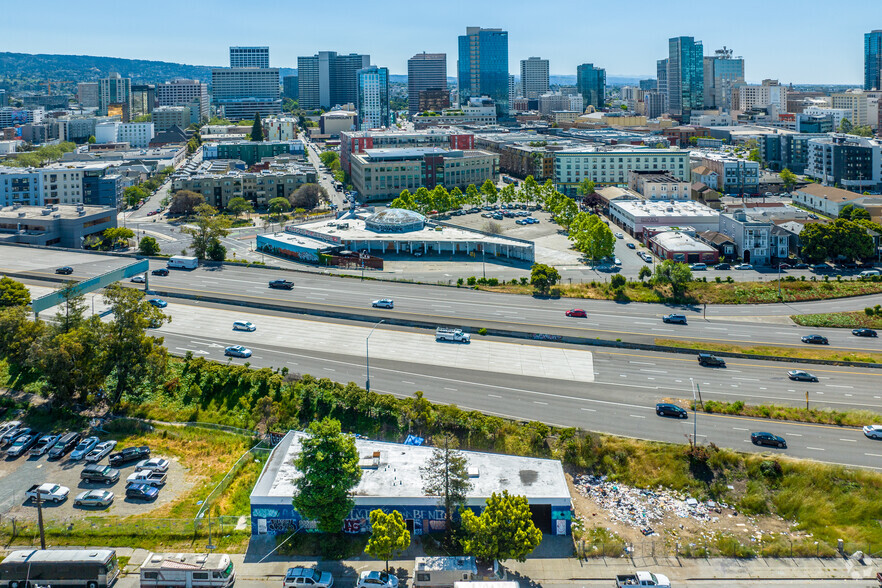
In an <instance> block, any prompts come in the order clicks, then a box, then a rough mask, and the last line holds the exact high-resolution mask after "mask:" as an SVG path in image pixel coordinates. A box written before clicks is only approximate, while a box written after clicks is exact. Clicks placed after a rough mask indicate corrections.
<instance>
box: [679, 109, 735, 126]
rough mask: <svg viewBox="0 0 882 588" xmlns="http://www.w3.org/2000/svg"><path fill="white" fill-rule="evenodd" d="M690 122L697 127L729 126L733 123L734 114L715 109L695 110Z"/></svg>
mask: <svg viewBox="0 0 882 588" xmlns="http://www.w3.org/2000/svg"><path fill="white" fill-rule="evenodd" d="M689 124H690V125H694V126H696V127H728V126H730V125H731V124H732V115H730V114H729V113H728V112H721V111H715V110H711V111H708V110H702V111H693V113H692V116H691V117H689Z"/></svg>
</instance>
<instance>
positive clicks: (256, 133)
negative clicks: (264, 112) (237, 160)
mask: <svg viewBox="0 0 882 588" xmlns="http://www.w3.org/2000/svg"><path fill="white" fill-rule="evenodd" d="M251 140H252V141H263V124H262V123H261V122H260V113H259V112H255V113H254V124H252V125H251Z"/></svg>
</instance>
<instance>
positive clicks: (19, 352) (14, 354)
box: [0, 305, 48, 365]
mask: <svg viewBox="0 0 882 588" xmlns="http://www.w3.org/2000/svg"><path fill="white" fill-rule="evenodd" d="M28 312H29V311H28V308H27V307H26V306H23V305H18V306H7V307H3V308H0V356H3V357H5V358H7V359H9V360H10V361H11V362H12V363H16V364H18V365H24V364H25V363H26V362H27V361H28V359H29V357H31V350H32V349H33V348H34V346H35V345H36V344H37V342H38V341H40V340H41V339H42V338H43V337H44V336H45V335H46V331H47V330H48V329H47V327H46V323H45V322H43V321H37V320H33V321H32V320H31V319H30V317H29V316H28Z"/></svg>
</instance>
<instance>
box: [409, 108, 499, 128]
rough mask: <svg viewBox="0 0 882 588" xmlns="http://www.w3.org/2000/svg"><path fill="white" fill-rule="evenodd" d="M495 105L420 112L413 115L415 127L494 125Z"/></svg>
mask: <svg viewBox="0 0 882 588" xmlns="http://www.w3.org/2000/svg"><path fill="white" fill-rule="evenodd" d="M495 124H496V105H495V104H493V103H492V101H491V104H490V105H488V106H462V107H459V108H445V109H444V110H442V111H441V112H435V111H426V112H420V113H419V114H416V115H414V117H413V126H414V128H415V129H417V130H420V129H427V128H430V127H439V126H457V125H495Z"/></svg>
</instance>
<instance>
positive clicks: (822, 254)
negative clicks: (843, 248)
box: [799, 223, 829, 263]
mask: <svg viewBox="0 0 882 588" xmlns="http://www.w3.org/2000/svg"><path fill="white" fill-rule="evenodd" d="M828 240H829V234H828V231H827V230H826V228H825V227H824V225H822V224H821V223H808V224H806V225H805V226H804V227H803V228H802V231H800V233H799V243H800V245H801V246H802V256H803V258H804V259H805V260H806V261H808V262H810V263H818V262H821V261H824V260H825V259H827V253H828V251H827V242H828Z"/></svg>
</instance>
